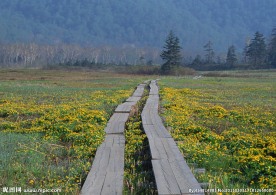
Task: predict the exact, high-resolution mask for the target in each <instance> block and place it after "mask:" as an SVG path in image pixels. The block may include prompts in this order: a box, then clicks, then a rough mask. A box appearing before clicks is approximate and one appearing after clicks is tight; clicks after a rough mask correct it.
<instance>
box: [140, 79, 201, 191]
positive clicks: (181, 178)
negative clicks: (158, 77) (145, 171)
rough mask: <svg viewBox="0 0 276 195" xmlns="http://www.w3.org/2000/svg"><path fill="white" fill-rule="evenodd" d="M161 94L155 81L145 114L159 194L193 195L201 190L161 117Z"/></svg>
mask: <svg viewBox="0 0 276 195" xmlns="http://www.w3.org/2000/svg"><path fill="white" fill-rule="evenodd" d="M158 92H159V89H158V87H157V85H156V81H152V82H151V83H150V95H149V98H148V100H147V102H146V105H145V107H144V109H143V111H142V114H141V116H142V125H143V128H144V131H145V133H146V134H147V137H148V140H149V145H150V151H151V157H152V165H153V170H154V175H155V180H156V184H157V188H158V194H190V189H201V187H200V185H199V183H198V182H197V180H196V179H195V177H194V175H193V174H192V172H191V170H190V168H189V167H188V165H187V163H186V161H185V159H184V158H183V155H182V154H181V152H180V150H179V149H178V147H177V145H176V143H175V141H174V140H173V138H172V137H171V135H170V133H169V132H168V131H167V129H166V128H165V127H164V124H163V121H162V119H161V117H160V116H159V114H158V106H159V95H158ZM199 194H200V193H199Z"/></svg>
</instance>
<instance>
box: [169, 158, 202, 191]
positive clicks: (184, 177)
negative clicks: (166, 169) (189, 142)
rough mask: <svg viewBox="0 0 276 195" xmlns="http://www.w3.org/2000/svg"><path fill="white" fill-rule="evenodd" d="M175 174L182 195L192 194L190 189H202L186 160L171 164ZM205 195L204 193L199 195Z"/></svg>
mask: <svg viewBox="0 0 276 195" xmlns="http://www.w3.org/2000/svg"><path fill="white" fill-rule="evenodd" d="M170 166H171V167H172V170H173V173H174V175H175V178H176V180H177V183H178V185H179V188H180V191H181V193H182V194H190V192H189V191H190V189H192V190H195V189H197V190H199V189H201V187H200V184H199V183H198V181H197V180H196V178H195V176H194V175H193V173H192V172H191V170H190V168H189V167H188V165H187V163H186V161H185V160H182V161H172V162H170ZM197 194H204V193H197Z"/></svg>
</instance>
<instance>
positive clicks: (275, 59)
mask: <svg viewBox="0 0 276 195" xmlns="http://www.w3.org/2000/svg"><path fill="white" fill-rule="evenodd" d="M268 60H269V62H270V64H271V65H272V67H274V68H276V27H275V28H274V29H273V30H272V37H271V40H270V43H269V46H268Z"/></svg>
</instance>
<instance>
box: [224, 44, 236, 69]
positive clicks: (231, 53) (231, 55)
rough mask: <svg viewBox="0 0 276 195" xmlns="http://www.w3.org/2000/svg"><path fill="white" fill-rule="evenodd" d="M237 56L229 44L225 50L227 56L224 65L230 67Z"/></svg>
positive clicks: (233, 47)
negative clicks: (226, 50)
mask: <svg viewBox="0 0 276 195" xmlns="http://www.w3.org/2000/svg"><path fill="white" fill-rule="evenodd" d="M237 61H238V60H237V56H236V49H235V46H234V45H231V46H230V47H229V48H228V52H227V58H226V65H228V66H229V67H230V68H233V66H234V65H235V63H236V62H237Z"/></svg>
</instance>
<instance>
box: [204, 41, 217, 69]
mask: <svg viewBox="0 0 276 195" xmlns="http://www.w3.org/2000/svg"><path fill="white" fill-rule="evenodd" d="M212 46H213V43H212V42H211V41H209V42H208V43H207V44H206V45H204V46H203V47H204V49H205V51H206V54H205V57H206V63H207V64H212V63H214V57H215V52H214V50H213V48H212Z"/></svg>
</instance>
